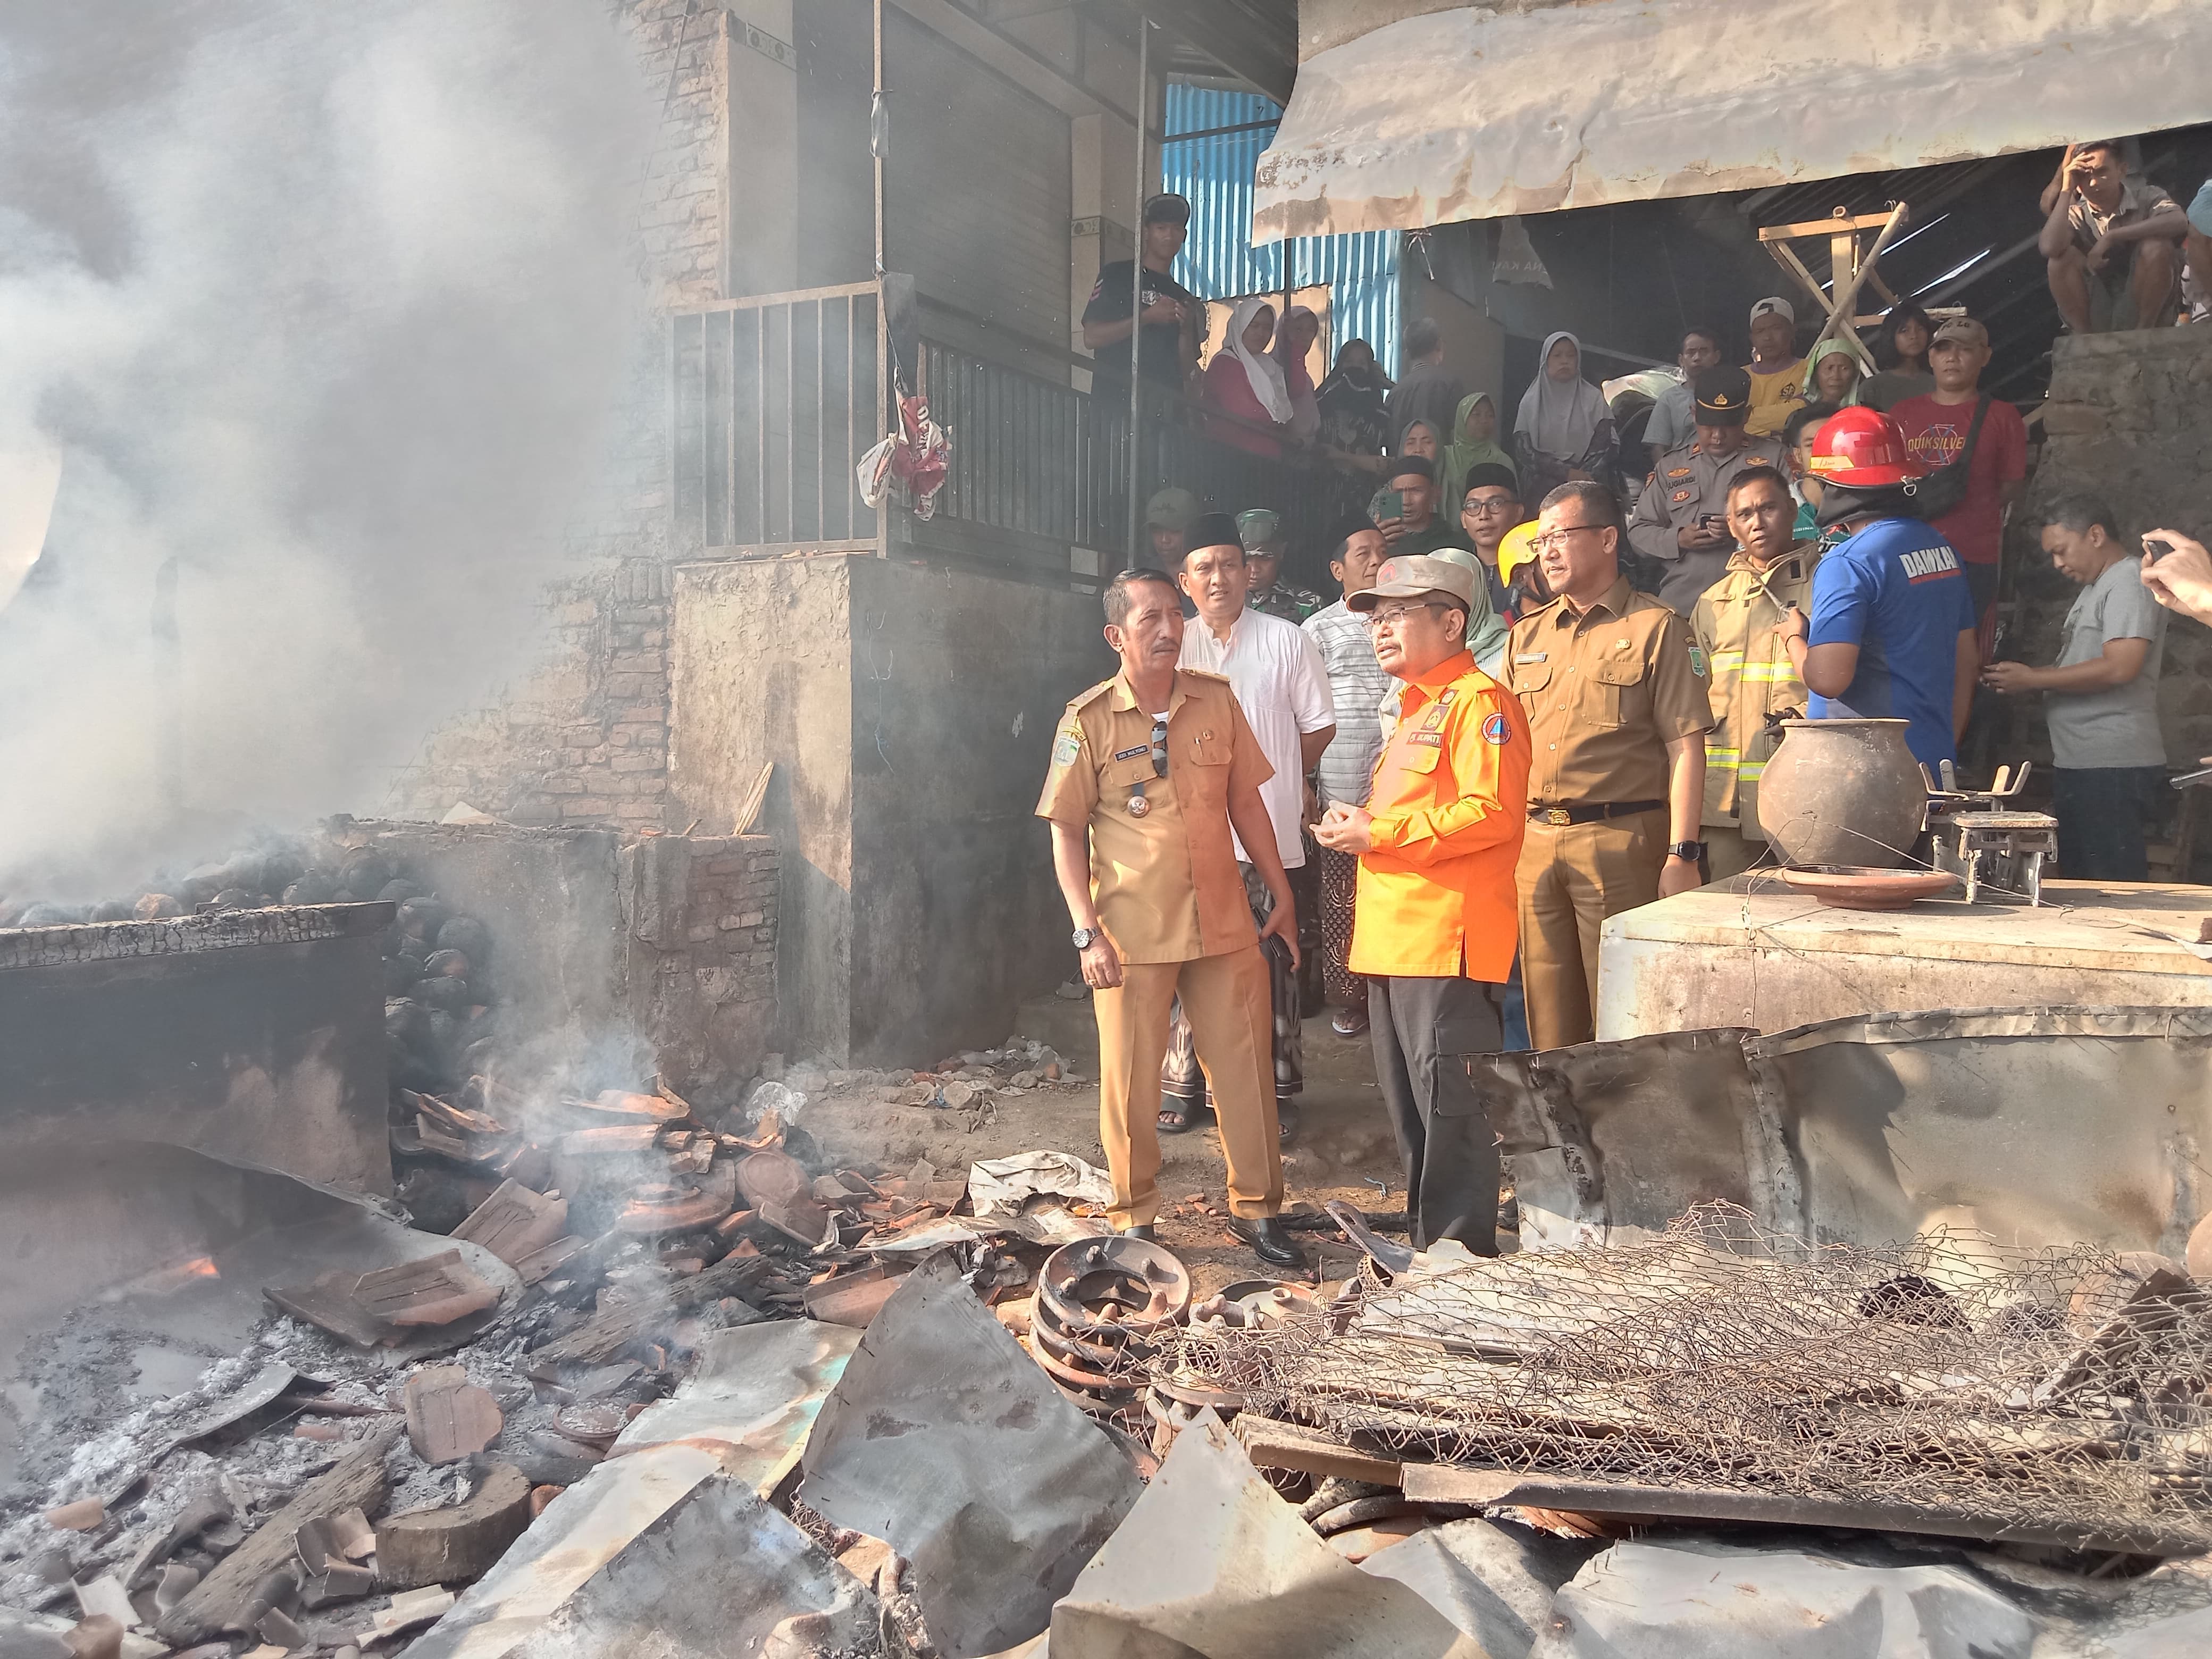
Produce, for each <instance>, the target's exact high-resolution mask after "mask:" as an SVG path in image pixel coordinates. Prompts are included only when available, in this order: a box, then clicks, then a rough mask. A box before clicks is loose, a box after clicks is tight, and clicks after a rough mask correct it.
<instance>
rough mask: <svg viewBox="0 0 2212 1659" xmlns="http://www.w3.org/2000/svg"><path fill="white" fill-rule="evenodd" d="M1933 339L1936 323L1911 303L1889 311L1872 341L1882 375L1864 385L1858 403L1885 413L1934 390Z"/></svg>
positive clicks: (1896, 306) (1895, 306) (1877, 375)
mask: <svg viewBox="0 0 2212 1659" xmlns="http://www.w3.org/2000/svg"><path fill="white" fill-rule="evenodd" d="M1935 338H1936V324H1935V320H1934V319H1932V318H1930V317H1929V314H1928V313H1926V312H1924V311H1923V310H1922V309H1921V308H1920V307H1918V306H1916V305H1914V304H1912V303H1911V301H1906V302H1905V303H1904V304H1901V305H1894V306H1892V307H1890V308H1889V314H1888V315H1887V317H1884V318H1883V319H1881V337H1880V338H1879V339H1877V340H1876V341H1875V362H1878V363H1880V364H1881V365H1882V368H1881V373H1880V374H1876V375H1875V377H1874V378H1873V379H1872V380H1869V381H1868V382H1867V383H1866V388H1865V391H1864V392H1863V394H1862V395H1861V397H1860V399H1859V401H1860V402H1862V403H1863V404H1866V405H1867V406H1868V407H1869V409H1879V410H1881V411H1883V413H1885V414H1887V412H1888V411H1889V410H1893V409H1894V408H1896V407H1897V405H1898V404H1901V403H1903V402H1904V401H1905V399H1906V398H1917V397H1918V396H1919V395H1920V394H1921V393H1922V392H1933V391H1934V390H1935V389H1936V377H1935V375H1933V374H1930V373H1929V369H1928V347H1929V343H1931V342H1932V341H1933V340H1934V339H1935Z"/></svg>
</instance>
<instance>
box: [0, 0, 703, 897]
mask: <svg viewBox="0 0 2212 1659" xmlns="http://www.w3.org/2000/svg"><path fill="white" fill-rule="evenodd" d="M659 90H660V89H659V88H651V87H647V86H646V85H645V84H644V83H643V82H642V80H641V76H640V74H639V72H638V70H637V68H636V66H635V61H634V59H633V57H632V55H631V52H630V51H629V46H628V44H627V42H626V40H625V39H624V37H623V33H622V32H621V30H620V29H619V28H618V27H617V23H616V21H615V20H614V18H613V17H612V15H611V8H610V6H609V4H608V3H607V0H344V3H342V4H318V3H311V0H155V3H151V4H149V3H146V0H70V3H68V4H55V3H52V0H7V3H5V4H4V5H0V460H6V461H9V463H10V465H0V478H9V477H17V476H30V477H36V475H37V472H38V461H37V458H38V457H39V456H40V455H41V454H46V453H52V450H53V449H55V448H56V447H58V449H59V452H60V454H61V457H62V476H61V485H60V489H59V493H58V497H57V499H56V504H55V509H54V514H53V520H52V527H51V530H50V532H49V533H48V536H47V538H46V553H45V556H43V557H42V558H41V559H40V562H39V563H38V564H37V565H36V566H34V567H33V569H32V572H31V574H30V576H29V578H28V580H26V581H25V582H24V584H23V586H21V589H20V591H18V592H16V593H15V595H14V597H13V599H8V598H7V587H8V580H7V573H6V572H5V571H4V570H0V605H4V608H0V891H5V890H8V889H9V888H10V887H13V888H14V889H15V890H16V891H17V892H18V893H21V892H23V891H24V890H26V888H27V886H28V885H30V884H33V883H40V884H46V886H47V890H50V891H54V892H55V896H62V892H61V891H59V890H66V889H68V888H70V887H78V888H82V887H83V886H84V885H85V884H96V883H98V882H100V881H118V880H127V879H128V873H129V872H130V871H131V869H132V868H134V867H136V866H137V861H138V860H142V859H143V858H144V857H146V856H147V855H148V854H150V853H153V852H157V851H189V850H191V849H190V848H186V847H184V846H183V845H181V843H180V837H183V836H186V835H188V833H189V829H188V826H189V823H190V822H191V820H192V819H193V818H194V817H202V818H204V815H206V814H209V813H216V812H220V813H222V814H226V815H229V814H243V815H247V816H251V817H265V818H269V819H271V820H275V821H277V822H286V821H292V820H296V819H298V818H300V817H304V816H306V815H308V814H313V813H320V812H327V811H337V810H350V811H362V810H373V809H374V807H375V806H376V805H377V803H378V801H379V799H380V798H381V795H382V793H383V791H384V789H385V787H386V785H387V783H388V781H389V779H390V777H391V775H392V770H393V769H394V768H395V767H397V766H398V765H401V764H404V763H405V762H406V761H407V759H408V758H409V757H410V755H411V754H412V753H413V752H414V751H415V750H416V747H417V746H418V744H419V743H420V741H421V739H422V736H423V735H424V733H425V732H427V731H428V730H429V729H430V728H431V727H432V726H435V724H436V723H437V722H438V720H440V719H441V717H442V716H443V715H445V714H447V713H449V712H452V711H453V710H455V709H457V708H460V707H462V706H464V705H465V704H467V703H469V702H472V701H476V700H480V699H481V698H483V696H486V695H487V694H488V693H489V692H490V691H491V690H492V689H493V688H495V686H496V685H497V684H498V683H499V682H500V681H501V678H503V677H504V676H505V675H507V673H509V672H510V671H513V669H515V668H516V667H517V666H518V665H519V660H520V656H521V654H522V653H525V652H526V651H528V650H529V649H530V648H531V645H532V619H533V615H532V600H533V596H534V594H535V592H536V591H537V589H538V585H539V583H540V582H541V581H542V580H543V579H544V577H545V576H547V575H549V574H553V573H554V571H555V569H556V567H557V565H558V562H559V561H560V560H561V558H562V530H563V527H564V526H565V525H567V524H568V523H569V522H571V520H572V519H573V517H574V514H575V513H578V512H579V511H581V510H584V508H585V506H586V496H587V495H588V493H589V491H590V489H591V488H592V480H593V478H594V475H595V473H596V471H597V469H598V464H599V460H600V458H601V457H602V455H603V454H604V453H605V447H606V444H607V440H608V435H609V427H610V423H611V421H612V420H613V419H614V418H615V416H616V411H617V408H618V406H619V404H620V403H621V401H622V396H623V381H624V375H625V372H626V370H627V369H628V368H629V363H630V361H631V356H632V352H633V349H634V347H635V342H636V340H637V339H638V337H639V334H638V331H639V329H640V328H641V325H642V323H643V321H644V303H645V302H644V297H643V290H642V287H641V280H640V277H639V275H638V272H637V270H636V259H635V252H634V251H633V248H632V246H631V243H630V240H629V234H628V233H629V228H630V226H631V224H632V222H633V220H634V216H635V191H636V189H637V186H638V184H639V181H640V179H641V177H642V175H643V173H644V169H645V157H646V145H647V137H648V134H649V131H650V129H651V126H652V121H653V113H654V111H655V110H656V109H657V107H658V100H659ZM16 516H17V515H15V514H14V513H8V514H0V517H4V518H5V519H6V520H8V521H9V523H13V522H14V521H15V518H16ZM0 562H3V561H0ZM172 563H173V569H174V575H175V592H176V605H175V610H176V617H177V628H176V634H177V642H176V646H175V647H174V651H173V660H172V659H171V653H168V652H167V650H166V649H165V647H163V645H162V642H161V640H160V639H159V638H158V637H157V635H158V634H159V632H160V629H158V628H157V626H156V625H155V615H156V611H157V608H158V599H157V589H158V588H160V587H161V586H162V585H163V577H162V574H161V573H162V572H163V570H164V568H165V567H167V566H170V565H172ZM165 772H166V773H167V774H168V775H172V776H174V777H176V778H179V779H180V780H181V787H182V802H183V805H184V806H185V808H186V809H187V810H186V812H185V826H183V827H180V825H179V822H178V821H177V819H176V818H175V817H174V816H173V814H172V813H171V811H170V810H169V809H170V806H171V805H172V803H171V802H170V800H169V799H167V791H166V790H165V788H164V785H163V777H164V775H165ZM216 850H220V849H219V848H218V849H216ZM11 877H12V879H11Z"/></svg>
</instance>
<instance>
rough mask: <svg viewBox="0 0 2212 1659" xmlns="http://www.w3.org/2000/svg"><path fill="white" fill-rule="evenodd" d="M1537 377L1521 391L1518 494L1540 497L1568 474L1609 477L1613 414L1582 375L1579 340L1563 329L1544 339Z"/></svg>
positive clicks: (1516, 434)
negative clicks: (1519, 488) (1519, 481)
mask: <svg viewBox="0 0 2212 1659" xmlns="http://www.w3.org/2000/svg"><path fill="white" fill-rule="evenodd" d="M1538 361H1539V362H1541V365H1542V367H1541V368H1540V369H1539V370H1538V371H1537V374H1536V380H1535V383H1534V385H1532V386H1530V387H1529V388H1528V391H1526V392H1522V394H1521V408H1520V410H1519V412H1518V413H1517V414H1516V415H1515V416H1514V417H1513V447H1514V450H1515V452H1516V457H1517V459H1518V465H1517V466H1516V469H1515V470H1516V471H1517V472H1518V473H1519V474H1520V477H1521V483H1522V499H1523V500H1525V501H1542V500H1543V499H1544V497H1545V496H1546V495H1549V494H1550V493H1551V492H1552V491H1553V490H1554V489H1558V488H1559V486H1560V485H1561V484H1563V483H1566V482H1567V481H1568V480H1569V479H1570V478H1595V479H1597V480H1598V481H1600V482H1601V483H1607V484H1610V483H1612V482H1613V478H1612V472H1613V415H1612V412H1611V411H1610V410H1607V408H1606V406H1605V398H1604V396H1603V395H1602V394H1601V392H1599V391H1598V389H1597V388H1596V387H1595V386H1592V385H1591V384H1590V383H1589V381H1588V380H1584V379H1583V344H1582V342H1581V341H1580V340H1577V338H1576V337H1574V336H1573V335H1571V334H1570V333H1568V332H1567V331H1565V329H1561V330H1560V331H1559V332H1558V333H1556V334H1553V335H1550V336H1548V337H1547V338H1546V339H1545V341H1544V350H1543V355H1542V356H1541V358H1540V359H1539V360H1538Z"/></svg>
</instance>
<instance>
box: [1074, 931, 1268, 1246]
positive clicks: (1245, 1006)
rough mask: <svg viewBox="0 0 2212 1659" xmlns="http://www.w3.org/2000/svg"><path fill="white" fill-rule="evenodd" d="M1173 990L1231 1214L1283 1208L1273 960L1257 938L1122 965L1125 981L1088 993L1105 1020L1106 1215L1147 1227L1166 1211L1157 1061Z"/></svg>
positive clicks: (1101, 1114) (1101, 1057) (1101, 1121)
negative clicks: (1185, 957)
mask: <svg viewBox="0 0 2212 1659" xmlns="http://www.w3.org/2000/svg"><path fill="white" fill-rule="evenodd" d="M1177 994H1181V995H1182V1006H1183V1012H1184V1013H1185V1014H1187V1015H1188V1017H1189V1019H1190V1030H1191V1036H1192V1039H1193V1040H1194V1042H1195V1043H1196V1045H1197V1048H1198V1063H1199V1066H1200V1069H1201V1070H1202V1071H1203V1072H1204V1073H1205V1074H1206V1086H1207V1088H1208V1089H1209V1090H1211V1091H1212V1096H1213V1116H1214V1121H1215V1122H1216V1123H1217V1124H1218V1125H1219V1127H1220V1130H1221V1151H1222V1154H1223V1157H1224V1158H1225V1160H1226V1162H1227V1163H1228V1165H1229V1211H1230V1213H1231V1214H1232V1215H1240V1216H1263V1215H1273V1214H1274V1213H1275V1212H1277V1211H1278V1210H1279V1209H1281V1208H1282V1207H1283V1160H1282V1152H1281V1148H1280V1147H1279V1145H1278V1144H1277V1141H1276V1135H1277V1133H1278V1130H1277V1126H1276V1119H1275V1067H1274V1059H1273V1043H1272V1042H1271V1041H1270V1033H1271V1026H1272V1021H1273V1011H1272V1009H1271V1007H1270V1005H1269V1002H1268V996H1267V960H1266V958H1265V957H1262V956H1261V954H1260V947H1259V946H1258V945H1256V944H1255V945H1246V946H1245V947H1244V948H1243V950H1241V951H1225V952H1224V953H1223V954H1222V955H1220V956H1216V957H1195V958H1194V959H1193V960H1191V961H1189V962H1125V963H1122V964H1121V984H1120V985H1119V986H1118V987H1115V989H1113V990H1110V991H1094V992H1093V993H1091V1006H1092V1007H1093V1008H1094V1009H1095V1010H1097V1015H1098V1138H1099V1139H1100V1140H1102V1141H1103V1142H1104V1143H1105V1146H1106V1167H1107V1169H1108V1170H1109V1173H1110V1174H1111V1175H1112V1176H1113V1177H1114V1203H1113V1207H1112V1208H1111V1209H1110V1210H1109V1212H1108V1213H1109V1215H1110V1216H1111V1217H1112V1218H1113V1222H1114V1225H1115V1226H1116V1227H1133V1226H1139V1225H1143V1224H1145V1223H1147V1222H1150V1221H1152V1220H1154V1219H1156V1218H1158V1214H1159V1208H1160V1194H1159V1184H1158V1182H1159V1173H1160V1133H1159V1115H1160V1060H1161V1059H1162V1057H1163V1056H1164V1055H1165V1054H1166V1053H1167V1048H1168V1006H1169V1005H1170V1003H1171V1002H1173V1001H1174V1000H1175V999H1176V995H1177Z"/></svg>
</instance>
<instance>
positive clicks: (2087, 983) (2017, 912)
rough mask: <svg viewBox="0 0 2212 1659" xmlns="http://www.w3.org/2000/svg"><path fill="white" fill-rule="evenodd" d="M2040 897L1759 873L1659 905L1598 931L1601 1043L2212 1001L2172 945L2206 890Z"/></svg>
mask: <svg viewBox="0 0 2212 1659" xmlns="http://www.w3.org/2000/svg"><path fill="white" fill-rule="evenodd" d="M2043 892H2044V898H2045V902H2044V904H2043V905H2041V906H2040V907H2039V908H2033V909H2031V908H2028V907H2027V904H2026V902H2024V901H2014V902H1996V903H1979V904H1972V905H1969V904H1966V903H1964V902H1960V901H1957V900H1928V901H1923V902H1921V903H1918V904H1916V905H1915V906H1913V907H1912V908H1911V909H1910V910H1903V911H1898V912H1894V913H1877V912H1871V911H1857V910H1832V909H1830V908H1827V907H1826V906H1825V905H1823V904H1821V903H1820V902H1818V901H1817V900H1814V899H1809V898H1806V897H1803V896H1800V895H1798V894H1796V893H1795V892H1792V891H1790V890H1789V889H1788V888H1786V887H1784V886H1783V885H1782V883H1781V881H1780V878H1778V877H1776V876H1774V875H1772V874H1753V875H1747V876H1738V877H1735V878H1732V879H1730V880H1728V881H1724V882H1717V883H1715V884H1713V885H1712V886H1710V887H1704V888H1699V890H1697V891H1695V892H1691V893H1682V894H1678V895H1677V896H1674V897H1673V898H1669V899H1662V900H1660V901H1659V902H1657V903H1656V904H1647V905H1645V906H1644V907H1643V908H1641V909H1637V910H1629V911H1626V912H1624V913H1622V914H1621V915H1617V916H1614V917H1612V918H1611V919H1610V920H1608V921H1607V922H1606V924H1605V928H1604V932H1603V935H1602V942H1601V945H1600V946H1599V952H1598V1008H1597V1036H1598V1039H1599V1041H1601V1042H1611V1041H1615V1040H1618V1039H1620V1038H1623V1037H1632V1036H1645V1035H1648V1034H1650V1033H1652V1032H1657V1031H1690V1030H1705V1029H1709V1028H1712V1027H1718V1026H1749V1027H1752V1028H1753V1029H1755V1030H1760V1031H1779V1030H1787V1029H1789V1028H1790V1027H1792V1026H1796V1025H1807V1024H1813V1023H1814V1022H1815V1021H1819V1020H1826V1019H1840V1018H1847V1017H1849V1016H1852V1015H1861V1014H1866V1013H1869V1012H1876V1011H1880V1012H1893V1013H1917V1012H1928V1011H1932V1010H1936V1009H1945V1008H2001V1007H2063V1006H2069V1005H2075V1004H2080V1003H2084V1002H2092V1001H2093V1002H2095V1003H2097V1004H2100V1005H2101V1006H2129V1007H2156V1006H2172V1007H2191V1008H2203V1007H2212V962H2208V961H2206V960H2204V959H2203V957H2200V956H2198V955H2197V953H2196V952H2195V951H2192V950H2191V948H2190V947H2188V946H2186V945H2183V944H2181V943H2179V940H2178V939H2175V938H2173V937H2170V936H2172V935H2177V934H2178V935H2179V936H2180V937H2181V938H2185V939H2192V940H2193V939H2195V938H2196V937H2197V923H2198V921H2200V920H2201V919H2202V918H2203V917H2205V916H2207V915H2212V887H2186V886H2171V887H2166V886H2148V885H2145V886H2128V885H2117V884H2116V885H2108V886H2105V885H2099V884H2094V883H2090V882H2077V881H2054V882H2050V883H2047V884H2045V887H2044V890H2043ZM2092 987H2093V988H2092Z"/></svg>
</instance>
